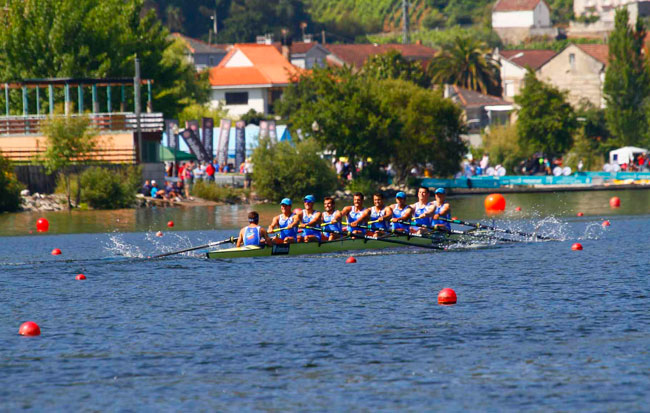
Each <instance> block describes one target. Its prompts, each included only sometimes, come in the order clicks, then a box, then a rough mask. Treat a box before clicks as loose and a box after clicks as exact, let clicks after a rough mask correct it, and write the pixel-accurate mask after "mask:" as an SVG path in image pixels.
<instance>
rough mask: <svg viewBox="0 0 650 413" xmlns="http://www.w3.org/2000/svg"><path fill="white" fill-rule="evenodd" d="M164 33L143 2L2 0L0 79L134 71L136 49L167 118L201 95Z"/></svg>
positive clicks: (190, 69) (188, 68) (125, 74)
mask: <svg viewBox="0 0 650 413" xmlns="http://www.w3.org/2000/svg"><path fill="white" fill-rule="evenodd" d="M168 34H169V32H168V31H167V30H166V29H165V28H164V27H163V26H162V25H161V24H160V22H159V21H158V20H157V18H156V16H155V13H153V12H149V13H144V11H143V0H126V1H124V0H31V1H27V2H26V1H23V0H7V2H6V7H5V10H4V11H3V12H2V13H0V78H2V79H12V80H19V79H26V78H50V77H77V78H84V77H99V78H102V77H133V74H134V59H135V57H136V55H137V56H138V57H139V58H140V59H141V67H142V76H143V78H150V79H153V80H154V91H155V94H156V100H155V101H154V104H155V105H156V109H157V110H160V111H162V112H164V113H165V115H167V116H173V115H176V114H177V112H178V111H179V110H180V109H181V108H182V107H183V106H184V105H185V104H186V103H187V99H188V98H189V99H190V100H196V101H199V102H200V101H202V99H203V100H205V99H206V98H207V94H206V93H205V88H204V87H200V88H197V87H194V86H195V85H193V82H196V81H198V79H197V78H196V73H195V71H194V68H193V67H192V66H191V65H190V64H189V63H186V62H185V58H184V55H183V52H182V51H179V49H178V48H176V49H172V50H169V51H168V49H169V47H170V46H171V42H170V41H169V40H168V39H167V36H168ZM181 83H183V84H181ZM204 86H205V84H204ZM199 91H202V92H203V94H202V95H200V94H199V93H198V92H199ZM129 99H130V102H132V97H129ZM45 103H46V102H45Z"/></svg>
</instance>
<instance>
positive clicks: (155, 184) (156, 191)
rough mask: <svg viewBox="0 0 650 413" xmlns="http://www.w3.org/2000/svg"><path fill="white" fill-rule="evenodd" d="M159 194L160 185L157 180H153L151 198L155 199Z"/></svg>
mask: <svg viewBox="0 0 650 413" xmlns="http://www.w3.org/2000/svg"><path fill="white" fill-rule="evenodd" d="M157 193H158V184H157V183H156V181H155V180H153V179H152V180H151V192H150V194H151V197H152V198H155V197H156V194H157Z"/></svg>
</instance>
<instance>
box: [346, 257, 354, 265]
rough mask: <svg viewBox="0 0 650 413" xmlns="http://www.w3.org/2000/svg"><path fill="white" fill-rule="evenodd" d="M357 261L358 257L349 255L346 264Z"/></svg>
mask: <svg viewBox="0 0 650 413" xmlns="http://www.w3.org/2000/svg"><path fill="white" fill-rule="evenodd" d="M355 262H357V259H356V258H354V257H348V259H347V260H345V263H346V264H354V263H355Z"/></svg>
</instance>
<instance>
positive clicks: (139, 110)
mask: <svg viewBox="0 0 650 413" xmlns="http://www.w3.org/2000/svg"><path fill="white" fill-rule="evenodd" d="M140 82H141V77H140V58H139V57H138V55H137V54H136V55H135V78H134V79H133V91H134V95H135V96H134V97H135V130H136V134H137V136H138V163H142V159H143V156H142V128H141V127H140V126H141V125H140V115H141V113H142V108H141V107H140Z"/></svg>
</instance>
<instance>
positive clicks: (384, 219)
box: [362, 192, 393, 233]
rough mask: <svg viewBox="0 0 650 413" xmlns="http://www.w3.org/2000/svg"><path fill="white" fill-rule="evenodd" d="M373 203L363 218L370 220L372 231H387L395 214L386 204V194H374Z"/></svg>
mask: <svg viewBox="0 0 650 413" xmlns="http://www.w3.org/2000/svg"><path fill="white" fill-rule="evenodd" d="M372 203H373V204H374V205H373V206H372V207H371V208H368V209H366V210H365V211H364V213H363V214H362V219H364V220H368V224H369V229H370V230H371V231H374V232H378V233H382V232H387V231H388V220H389V219H390V218H391V217H392V216H393V210H392V209H390V208H389V207H387V206H386V205H384V196H383V195H382V194H381V193H379V192H377V193H375V194H373V195H372Z"/></svg>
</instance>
